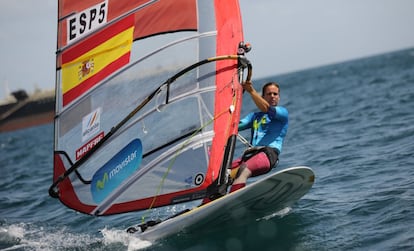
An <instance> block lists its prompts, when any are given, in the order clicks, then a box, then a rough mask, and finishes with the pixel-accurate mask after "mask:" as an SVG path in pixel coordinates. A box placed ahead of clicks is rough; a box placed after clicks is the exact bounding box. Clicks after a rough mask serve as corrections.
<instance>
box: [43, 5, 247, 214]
mask: <svg viewBox="0 0 414 251" xmlns="http://www.w3.org/2000/svg"><path fill="white" fill-rule="evenodd" d="M95 14H96V15H95ZM97 18H98V19H99V20H98V19H97ZM58 22H59V25H58V49H57V65H56V70H57V82H56V88H57V90H58V91H57V92H56V93H57V96H56V102H57V103H56V107H57V109H56V118H55V145H54V176H53V184H52V186H51V188H50V190H49V192H50V194H51V195H52V196H53V197H57V198H59V199H60V201H61V202H62V203H63V204H64V205H66V206H68V207H70V208H72V209H74V210H77V211H79V212H82V213H86V214H91V215H110V214H117V213H124V212H130V211H137V210H146V209H148V208H155V207H161V206H168V205H171V204H176V203H182V202H186V201H191V200H196V199H201V198H203V197H204V196H207V195H210V194H208V192H209V191H210V190H211V189H210V188H211V187H212V186H213V185H214V184H222V183H223V181H224V179H223V177H224V176H225V175H224V172H223V170H225V168H226V167H227V166H228V163H230V162H231V159H232V157H233V156H232V155H233V147H234V145H233V144H234V143H232V142H233V140H232V138H234V137H235V135H237V124H238V120H239V116H240V113H239V112H240V107H241V94H242V87H241V85H240V83H239V81H240V80H239V77H240V76H239V75H240V72H241V71H243V68H244V67H245V64H244V63H243V62H244V61H245V60H246V59H245V58H244V56H243V53H240V49H241V48H240V47H239V44H240V42H242V41H243V32H242V26H241V17H240V13H239V5H238V1H236V0H227V1H220V0H216V1H204V0H159V1H144V0H141V1H132V2H131V1H127V0H117V1H114V0H104V1H102V0H101V1H100V0H83V1H79V0H59V16H58ZM84 22H89V24H90V25H89V26H88V27H83V25H84ZM82 27H83V28H84V29H82ZM218 180H219V181H218ZM212 184H213V185H212Z"/></svg>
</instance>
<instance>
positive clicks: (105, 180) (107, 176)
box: [91, 139, 142, 203]
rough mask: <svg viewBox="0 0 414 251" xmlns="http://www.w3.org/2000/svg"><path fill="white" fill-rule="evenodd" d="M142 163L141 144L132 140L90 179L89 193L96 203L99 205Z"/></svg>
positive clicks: (139, 141) (137, 140)
mask: <svg viewBox="0 0 414 251" xmlns="http://www.w3.org/2000/svg"><path fill="white" fill-rule="evenodd" d="M141 161H142V143H141V140H139V139H134V140H132V141H131V142H130V143H129V144H128V145H126V146H125V147H124V148H123V149H122V150H121V151H119V152H118V153H117V154H116V155H115V156H113V157H112V158H111V159H110V160H109V161H108V162H107V163H106V164H105V165H104V166H102V167H101V168H100V169H99V170H98V171H97V172H96V173H95V174H94V175H93V177H92V182H91V193H92V198H93V200H94V201H95V202H96V203H100V202H102V201H103V200H105V199H106V197H107V196H108V195H109V194H111V193H112V191H114V190H115V189H116V188H117V187H118V186H119V185H120V184H121V183H122V182H124V181H125V180H126V179H128V177H129V176H130V175H131V174H132V173H134V172H135V171H136V170H137V169H138V167H139V166H140V164H141Z"/></svg>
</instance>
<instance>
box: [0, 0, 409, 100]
mask: <svg viewBox="0 0 414 251" xmlns="http://www.w3.org/2000/svg"><path fill="white" fill-rule="evenodd" d="M240 8H241V14H242V18H243V27H244V37H245V41H246V42H250V43H251V44H252V48H253V49H252V51H251V52H249V54H248V55H247V56H248V58H249V59H250V61H251V62H252V64H253V69H254V71H253V80H254V79H255V78H262V77H267V76H275V75H277V74H283V73H288V72H294V71H299V70H303V69H308V68H313V67H318V66H322V65H327V64H332V63H338V62H343V61H347V60H351V59H356V58H362V57H367V56H372V55H377V54H381V53H386V52H391V51H396V50H400V49H406V48H413V47H414V14H413V10H414V1H413V0H312V1H309V0H240ZM56 19H57V0H19V1H16V0H0V66H1V67H0V99H2V98H4V97H5V96H6V88H5V86H8V90H10V91H14V90H17V89H21V88H23V89H26V90H28V91H29V92H31V91H33V90H34V89H35V88H36V87H37V88H42V89H53V88H54V85H55V83H54V82H55V70H54V69H55V51H56ZM276 81H277V80H276Z"/></svg>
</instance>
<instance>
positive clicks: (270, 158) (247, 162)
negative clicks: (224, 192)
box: [230, 81, 288, 193]
mask: <svg viewBox="0 0 414 251" xmlns="http://www.w3.org/2000/svg"><path fill="white" fill-rule="evenodd" d="M243 89H244V90H245V91H246V92H248V93H249V94H250V96H251V98H252V99H253V101H254V103H255V104H256V106H257V108H259V110H260V111H259V112H252V113H249V114H248V115H247V116H245V117H244V118H242V119H241V120H240V122H239V130H245V129H249V128H250V129H251V140H250V143H251V145H252V147H251V148H249V149H247V150H246V151H245V152H244V154H243V156H242V157H241V158H239V159H237V160H235V161H234V162H233V165H232V169H231V170H232V172H231V173H232V175H231V176H232V177H234V178H235V179H234V181H233V184H232V186H231V189H230V193H231V192H234V191H236V190H238V189H240V188H243V187H244V186H245V185H246V182H247V179H248V178H249V177H255V176H258V175H262V174H265V173H267V172H269V171H270V170H271V169H272V168H273V167H275V166H276V165H277V163H278V159H279V154H280V152H281V150H282V144H283V140H284V138H285V135H286V133H287V129H288V111H287V109H286V108H285V107H283V106H278V103H279V101H280V87H279V85H278V84H277V83H275V82H269V83H266V84H265V85H264V86H263V89H262V96H260V94H259V93H257V92H256V90H255V89H254V87H253V85H252V82H250V81H246V82H244V83H243Z"/></svg>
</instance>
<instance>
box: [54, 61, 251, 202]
mask: <svg viewBox="0 0 414 251" xmlns="http://www.w3.org/2000/svg"><path fill="white" fill-rule="evenodd" d="M220 60H238V62H239V63H240V62H242V64H243V65H246V66H247V68H248V75H251V70H252V66H251V64H250V62H249V60H248V59H247V58H246V57H244V56H243V55H222V56H216V57H211V58H206V59H204V60H201V61H199V62H197V63H194V64H192V65H190V66H188V67H186V68H184V69H182V70H181V71H179V72H178V73H176V74H175V75H173V76H172V77H170V78H169V79H167V80H166V81H165V82H163V83H162V84H161V85H160V86H158V88H156V89H155V90H154V91H153V92H152V93H151V94H150V95H148V97H146V98H145V99H144V100H143V101H142V102H141V103H140V104H139V105H138V106H137V107H136V108H135V109H134V110H132V111H131V112H130V113H129V114H128V115H127V116H126V117H125V118H124V119H123V120H121V121H120V122H119V123H118V124H117V125H115V126H114V127H112V128H111V130H110V131H109V132H108V134H106V135H105V136H104V137H103V138H102V139H101V140H100V141H99V142H98V143H97V144H96V145H95V146H94V147H93V148H92V149H91V150H89V152H87V153H86V154H85V155H84V156H83V157H82V158H81V159H80V160H78V161H77V162H75V163H74V164H73V165H72V166H71V167H70V168H69V169H67V170H66V171H65V172H64V173H63V174H61V175H60V176H59V177H57V179H56V180H55V181H54V182H53V184H52V185H51V186H50V187H49V195H50V196H51V197H53V198H58V197H59V193H58V191H57V190H56V188H57V185H58V184H60V183H61V182H62V181H63V180H65V179H66V178H67V177H68V176H69V175H70V174H71V173H72V172H74V171H75V170H76V169H77V168H78V167H79V166H80V165H82V164H83V163H85V161H86V160H88V159H89V158H90V156H92V155H93V154H94V153H95V152H96V151H97V150H98V149H99V148H101V147H102V145H104V143H105V142H106V141H107V140H108V139H109V138H111V137H112V135H114V134H115V133H116V132H117V131H118V130H119V129H120V128H121V127H122V126H124V125H125V124H126V123H127V122H128V121H129V120H130V119H131V118H132V117H133V116H134V115H135V114H137V113H138V112H139V111H140V110H141V109H142V108H143V107H144V106H146V105H147V104H148V103H149V102H150V101H151V100H152V99H153V98H154V96H155V95H156V94H158V93H159V92H160V91H161V90H162V88H163V87H164V86H167V88H168V87H169V85H170V84H172V83H173V82H174V81H175V80H177V79H178V78H179V77H181V76H182V75H184V74H185V73H187V72H189V71H191V70H193V69H195V68H197V67H199V66H201V65H204V64H207V63H211V62H215V61H220ZM166 104H168V93H167V100H166Z"/></svg>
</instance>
